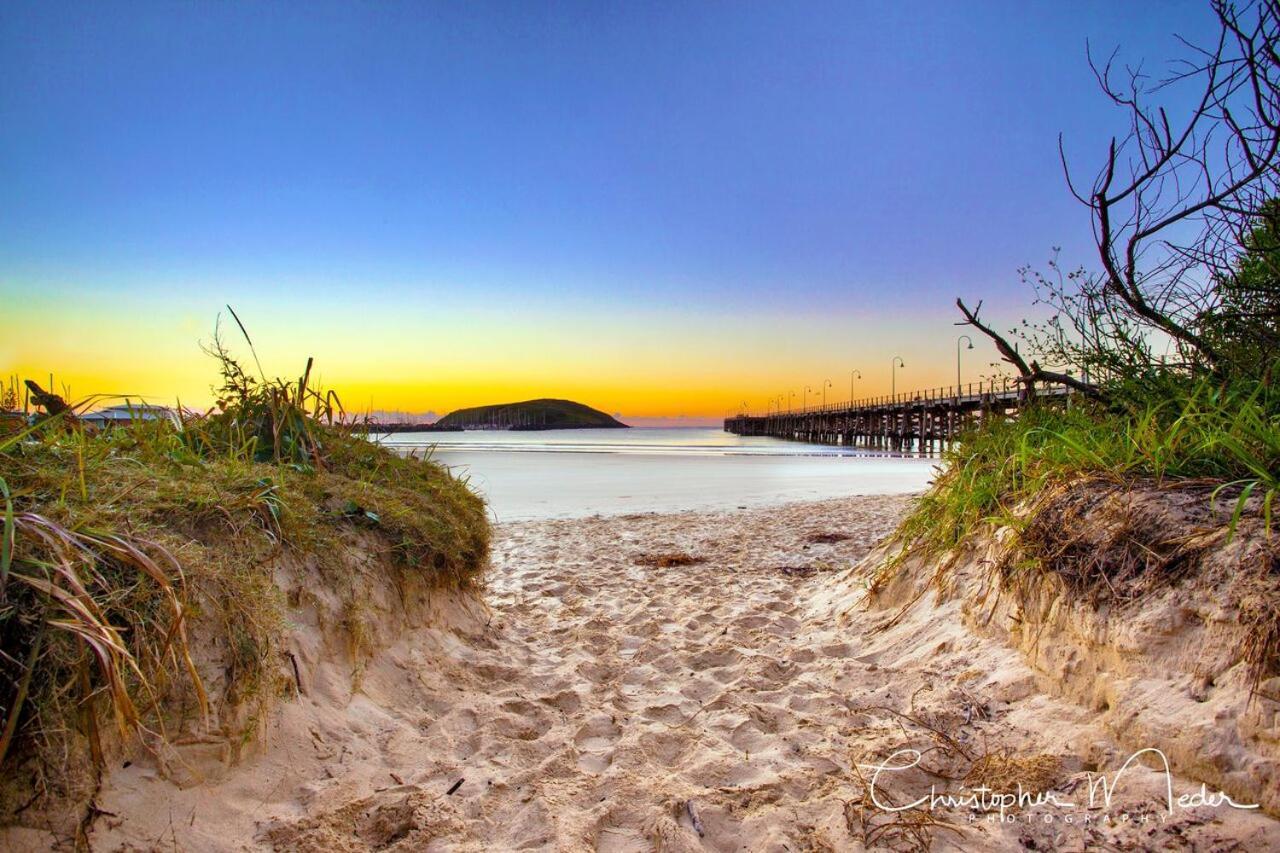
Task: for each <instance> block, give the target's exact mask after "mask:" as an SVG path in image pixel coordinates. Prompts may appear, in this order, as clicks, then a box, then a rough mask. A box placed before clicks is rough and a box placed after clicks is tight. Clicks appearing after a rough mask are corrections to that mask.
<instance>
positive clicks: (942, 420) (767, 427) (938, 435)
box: [724, 379, 1071, 453]
mask: <svg viewBox="0 0 1280 853" xmlns="http://www.w3.org/2000/svg"><path fill="white" fill-rule="evenodd" d="M1033 393H1034V396H1035V397H1036V398H1037V399H1040V398H1046V397H1047V398H1050V399H1059V400H1062V401H1064V403H1066V402H1069V400H1070V395H1071V392H1070V389H1069V388H1067V387H1066V386H1065V385H1052V384H1049V385H1046V384H1041V385H1038V386H1037V387H1036V388H1035V390H1034V392H1033ZM1029 400H1030V396H1029V394H1028V391H1027V389H1026V388H1025V387H1024V386H1023V385H1022V384H1020V383H1018V382H1016V381H1015V380H1012V379H1005V380H989V381H987V382H973V383H970V384H968V385H961V386H952V387H949V388H931V389H928V390H924V391H908V392H905V393H901V394H893V395H886V396H882V397H867V398H864V399H861V400H854V401H852V402H841V403H831V404H828V405H826V406H817V407H811V408H804V409H795V410H786V409H782V410H779V411H767V412H764V413H754V414H750V413H743V414H739V415H736V416H734V417H729V418H725V421H724V429H725V432H730V433H733V434H734V435H763V436H770V437H773V438H782V439H787V440H790V441H803V442H807V443H810V444H833V445H843V446H848V447H866V448H869V449H877V450H892V451H900V452H922V453H927V452H931V451H934V450H938V449H940V448H941V447H943V446H944V445H946V444H948V443H950V442H951V441H954V440H955V437H956V436H957V435H959V434H960V433H961V432H962V431H964V430H965V429H967V428H968V427H969V426H971V425H973V423H974V422H976V421H979V420H982V419H986V418H1014V417H1017V415H1018V412H1019V411H1020V410H1021V409H1022V408H1023V407H1024V406H1025V405H1026V403H1027V402H1028V401H1029Z"/></svg>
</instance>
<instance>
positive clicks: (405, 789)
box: [92, 496, 1280, 850]
mask: <svg viewBox="0 0 1280 853" xmlns="http://www.w3.org/2000/svg"><path fill="white" fill-rule="evenodd" d="M907 501H908V498H906V497H902V496H874V497H850V498H843V499H836V500H825V501H818V502H797V503H792V504H789V505H786V506H773V507H768V508H764V509H755V510H731V511H712V512H682V513H674V514H671V513H667V514H663V513H646V514H632V515H621V516H617V515H615V516H597V517H586V518H575V519H560V520H538V521H520V522H506V523H503V524H500V525H498V526H497V527H496V529H495V538H494V546H493V548H494V550H493V567H492V569H491V570H490V572H489V574H488V583H487V589H486V590H485V591H484V600H485V606H484V608H483V611H484V612H483V613H478V612H473V611H470V610H468V609H467V608H466V606H464V604H463V603H460V602H458V601H457V600H455V599H448V598H446V599H441V600H440V601H439V602H438V603H437V605H436V606H435V609H434V611H433V613H434V615H433V616H432V618H430V619H429V620H427V621H426V622H419V624H417V625H416V626H414V627H412V628H411V629H409V630H407V631H406V632H405V633H404V634H403V635H401V636H399V637H396V638H393V640H392V641H391V642H390V643H388V644H387V645H386V646H385V647H384V648H382V649H380V650H379V651H377V652H376V653H375V654H374V655H373V656H372V658H371V659H370V660H369V661H368V663H367V665H366V666H364V668H363V670H362V673H361V676H360V683H359V688H358V689H355V690H353V689H351V685H350V684H344V683H342V682H341V680H340V679H337V678H335V677H334V673H333V672H331V673H330V674H329V677H328V678H327V679H324V680H322V681H317V682H315V684H314V686H311V689H310V691H309V694H308V695H307V696H306V697H304V698H302V699H300V700H298V701H296V702H286V703H284V704H283V705H282V706H281V708H280V709H279V714H278V715H277V716H276V718H275V719H274V720H273V722H271V723H270V724H269V725H268V732H267V738H266V740H267V744H266V747H265V749H264V751H263V752H262V753H261V754H260V755H257V756H254V757H250V758H248V759H247V760H245V761H244V762H243V763H241V764H239V765H236V766H231V767H229V768H228V769H227V770H226V773H225V775H224V776H223V777H222V778H221V780H220V781H217V782H213V783H207V784H205V785H204V786H195V787H191V788H187V789H179V788H177V787H175V786H173V785H171V784H170V783H168V782H165V781H163V780H161V779H159V778H158V777H157V776H156V774H155V772H154V770H148V769H147V768H146V766H145V765H144V764H141V763H140V764H138V765H135V766H134V767H132V768H129V769H126V770H121V771H117V772H116V773H115V774H113V776H112V777H111V779H110V780H109V782H108V784H107V786H106V788H105V789H104V791H103V794H102V797H101V798H100V800H99V807H100V808H101V809H104V810H105V811H107V812H109V813H112V814H113V815H114V817H113V818H112V819H109V820H101V821H99V822H98V824H97V825H96V828H95V832H94V836H93V839H92V840H93V842H94V846H95V847H97V846H102V847H104V848H109V849H110V848H114V847H115V846H118V845H119V844H123V843H141V841H142V840H144V839H152V840H154V839H155V838H158V837H166V833H167V832H168V831H169V830H168V827H169V824H170V820H171V818H170V817H169V815H178V816H180V817H181V821H182V823H183V825H184V827H186V832H187V833H189V840H190V843H191V844H192V845H194V846H197V847H207V848H209V849H240V848H241V847H244V846H247V847H255V846H274V847H276V848H277V849H313V848H316V847H323V848H327V849H350V850H364V849H375V848H379V847H387V846H391V847H393V848H394V849H417V848H419V847H421V846H423V845H425V844H426V843H427V842H428V841H430V840H435V841H436V842H438V843H440V844H443V845H444V846H445V847H447V848H448V849H459V850H473V849H474V850H479V849H485V848H492V847H496V848H504V849H514V848H518V847H524V846H535V847H539V846H541V847H546V848H549V849H582V848H594V849H602V850H638V849H650V848H652V847H653V846H655V845H656V846H662V847H663V849H672V850H694V849H707V848H710V849H717V850H730V849H735V850H736V849H741V848H743V847H747V848H749V849H782V848H783V847H784V846H786V847H790V848H792V849H794V848H795V847H797V846H803V845H808V846H811V847H817V848H819V849H822V848H824V847H825V848H829V849H847V848H848V847H850V846H853V845H856V844H857V843H859V842H858V839H859V838H863V839H866V838H868V837H870V836H868V833H869V832H874V833H877V834H876V835H875V837H877V838H880V839H881V840H887V839H890V838H894V837H899V836H901V837H903V838H905V837H907V835H906V834H909V833H910V832H911V828H910V826H909V825H907V824H905V823H903V822H902V820H900V819H899V818H897V817H895V815H896V814H897V813H896V812H892V811H888V810H885V809H878V808H877V807H876V805H875V804H874V803H870V802H867V801H866V799H865V794H866V791H867V787H866V785H865V784H864V783H863V780H865V777H866V774H867V772H868V771H867V770H866V768H867V767H874V766H876V765H877V764H880V763H883V762H885V761H887V760H889V759H890V758H891V756H893V755H894V753H895V751H897V750H900V749H902V748H904V747H907V748H916V749H921V750H926V751H927V754H929V755H930V756H932V758H931V759H930V762H931V763H932V764H933V765H934V766H936V765H937V764H938V763H939V762H942V763H943V764H944V765H945V764H946V762H947V761H959V760H960V758H959V756H958V755H955V754H952V752H951V751H950V749H951V748H950V747H949V746H948V745H947V743H948V740H950V741H951V742H953V743H957V744H964V747H963V748H964V749H967V750H974V751H976V750H979V749H980V750H982V751H983V756H984V758H987V759H990V760H989V761H988V762H987V765H984V766H987V768H988V771H989V772H991V773H996V772H997V771H999V772H1001V773H1003V774H1004V775H1005V776H1006V777H1008V775H1009V774H1010V773H1017V772H1021V773H1023V774H1024V775H1025V778H1026V780H1027V782H1028V784H1031V783H1033V782H1036V783H1039V784H1044V785H1048V784H1050V783H1052V784H1054V785H1057V786H1059V787H1061V786H1063V785H1067V786H1069V785H1071V784H1074V783H1073V781H1072V780H1077V779H1078V780H1083V779H1084V778H1085V776H1087V775H1088V774H1089V772H1090V770H1091V768H1092V770H1099V769H1101V770H1105V769H1108V768H1110V769H1115V768H1117V767H1120V766H1121V765H1122V764H1123V762H1124V761H1125V759H1126V757H1127V756H1128V752H1127V751H1126V750H1124V749H1122V748H1121V747H1120V746H1119V745H1118V744H1116V743H1115V742H1114V741H1113V740H1112V739H1111V738H1110V737H1109V736H1108V735H1107V734H1106V732H1105V731H1104V730H1103V728H1102V727H1101V726H1100V725H1099V724H1098V715H1097V714H1096V713H1094V712H1092V711H1090V710H1088V709H1085V708H1083V707H1081V706H1078V705H1074V704H1071V703H1069V702H1065V701H1062V700H1060V699H1055V698H1053V697H1050V696H1047V695H1045V694H1043V693H1041V692H1039V691H1038V690H1037V688H1036V680H1035V677H1034V674H1033V673H1032V672H1031V671H1030V670H1029V669H1028V667H1027V666H1026V664H1025V663H1024V662H1023V659H1022V658H1021V657H1020V655H1019V654H1018V653H1017V652H1016V651H1015V650H1013V649H1011V648H1009V647H1007V646H1004V645H1001V644H999V643H996V642H993V641H991V640H990V639H987V638H983V637H979V636H977V635H975V634H973V633H972V632H970V631H969V630H968V629H967V628H966V627H965V625H964V622H963V620H962V619H961V617H960V615H959V612H958V610H957V608H958V605H957V604H955V603H954V602H951V603H948V604H945V605H942V606H935V605H933V604H931V603H929V602H928V601H922V602H921V603H920V604H919V605H918V606H917V607H916V608H915V609H913V610H912V612H911V613H910V614H908V615H907V617H906V618H902V619H898V618H897V617H895V614H894V612H893V611H885V610H876V609H864V608H862V607H861V606H860V605H858V604H857V602H858V600H860V598H861V591H862V590H864V589H865V586H866V582H867V580H868V578H867V577H866V571H865V569H858V568H855V567H856V566H857V564H858V562H859V561H860V560H861V559H862V558H863V557H865V556H866V555H867V554H868V553H869V552H870V551H871V550H872V548H873V547H874V546H875V544H876V543H877V542H878V541H879V540H880V539H881V538H882V537H883V536H885V535H887V534H888V533H889V532H890V531H892V530H893V528H894V527H895V525H896V524H897V522H898V520H899V518H900V515H901V513H902V512H903V510H904V508H905V506H906V503H907ZM1001 762H1003V763H1001ZM1009 768H1014V770H1010V769H1009ZM1019 768H1020V770H1019ZM944 770H945V767H944ZM886 778H887V777H886ZM927 778H929V777H924V776H923V775H919V776H918V777H912V776H911V775H910V774H906V775H905V776H904V774H901V773H899V774H897V776H896V777H895V778H894V779H893V781H892V784H886V785H885V786H883V787H882V788H881V793H882V794H885V792H886V790H888V789H892V791H893V792H894V796H899V797H900V796H904V795H905V793H907V792H911V793H915V792H916V791H917V788H920V790H919V792H918V793H920V794H928V793H929V783H928V781H927ZM1019 778H1022V777H1019ZM935 781H936V780H935ZM1162 784H1163V783H1162V777H1161V776H1160V774H1159V773H1157V772H1155V771H1154V770H1151V769H1149V768H1146V767H1137V766H1135V767H1134V768H1133V769H1131V770H1129V771H1128V775H1127V776H1126V777H1125V781H1124V784H1123V785H1121V786H1119V790H1118V792H1117V795H1116V801H1115V803H1114V804H1113V807H1112V809H1111V810H1110V811H1111V812H1114V813H1115V814H1116V815H1126V816H1132V815H1139V816H1141V815H1145V816H1146V818H1144V819H1143V820H1142V821H1140V822H1139V821H1136V820H1135V821H1133V822H1130V821H1129V820H1128V819H1127V818H1126V819H1125V820H1120V819H1119V818H1118V817H1117V819H1116V821H1115V822H1114V823H1106V824H1103V822H1101V821H1098V822H1097V823H1094V822H1092V821H1090V823H1089V825H1088V826H1087V827H1086V826H1081V825H1078V824H1075V823H1064V822H1062V821H1061V820H1059V821H1057V822H1050V823H1043V822H1040V821H1039V819H1038V818H1037V819H1036V820H1022V821H1013V822H996V821H988V820H986V819H985V818H983V819H979V820H976V821H975V820H968V819H966V817H965V816H966V814H967V810H966V809H964V808H953V809H950V810H949V811H948V810H946V809H940V810H939V812H938V814H937V819H938V820H945V821H948V822H952V823H956V822H959V826H960V828H959V829H957V830H955V834H953V833H952V832H951V831H937V832H935V833H934V840H935V842H937V844H938V846H939V848H940V849H947V848H948V846H949V845H950V843H951V842H952V841H954V842H955V843H956V844H958V845H959V846H962V847H968V848H969V849H973V847H974V846H975V845H976V846H979V847H982V848H983V849H1009V850H1013V849H1021V847H1022V846H1023V844H1024V843H1025V842H1027V841H1028V840H1030V841H1033V842H1034V843H1036V844H1038V845H1039V846H1040V847H1041V848H1042V849H1046V848H1060V847H1063V846H1066V847H1073V846H1076V847H1084V846H1089V845H1092V844H1098V843H1104V842H1106V843H1128V844H1132V845H1135V846H1144V847H1147V846H1152V845H1156V846H1158V845H1159V843H1161V840H1162V839H1163V840H1166V841H1170V842H1172V841H1175V840H1182V839H1186V840H1190V841H1192V842H1193V843H1194V844H1196V845H1205V846H1207V845H1211V844H1213V843H1216V842H1217V841H1221V840H1224V839H1237V840H1249V841H1251V842H1252V843H1254V844H1256V845H1258V846H1259V847H1260V848H1261V847H1265V846H1268V845H1273V844H1277V843H1280V824H1277V822H1276V821H1274V820H1272V819H1271V818H1268V817H1266V816H1264V815H1261V814H1259V813H1256V812H1248V811H1239V810H1234V809H1229V808H1222V807H1220V808H1213V807H1210V806H1202V807H1200V808H1198V809H1197V808H1192V809H1187V810H1182V811H1179V812H1177V813H1175V814H1172V815H1169V816H1167V817H1163V819H1161V820H1158V821H1157V820H1155V819H1152V815H1154V814H1155V811H1154V807H1153V806H1152V803H1159V802H1160V794H1161V791H1162V790H1163V787H1162ZM1174 784H1175V787H1176V790H1177V791H1178V792H1179V793H1182V792H1184V791H1186V792H1190V791H1192V790H1194V789H1195V788H1196V786H1194V785H1193V784H1192V783H1190V782H1189V781H1187V780H1184V779H1175V780H1174ZM921 786H922V787H921ZM1037 814H1039V813H1037ZM877 827H878V829H877ZM904 833H905V834H904ZM860 834H861V835H860Z"/></svg>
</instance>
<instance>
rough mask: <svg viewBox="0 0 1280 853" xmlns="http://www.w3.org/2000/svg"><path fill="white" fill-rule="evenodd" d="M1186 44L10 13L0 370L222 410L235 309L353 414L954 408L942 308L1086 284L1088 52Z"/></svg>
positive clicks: (162, 12)
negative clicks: (208, 348)
mask: <svg viewBox="0 0 1280 853" xmlns="http://www.w3.org/2000/svg"><path fill="white" fill-rule="evenodd" d="M1175 33H1176V34H1180V35H1183V36H1186V37H1189V38H1191V39H1192V40H1198V41H1203V40H1205V39H1206V37H1208V36H1209V35H1212V33H1213V26H1212V19H1211V16H1210V14H1209V11H1208V4H1207V2H1172V1H1170V2H1163V1H1162V2H1154V0H1152V2H1136V0H1135V2H1124V3H1114V2H1091V0H1078V1H1077V2H1069V3H1049V2H971V3H951V2H946V3H943V2H927V1H926V0H920V1H919V2H911V3H857V2H838V3H825V2H805V3H773V2H759V3H754V2H753V3H715V2H697V3H687V2H680V3H661V2H655V3H595V2H583V3H568V2H565V3H539V2H509V3H484V2H474V3H426V2H412V3H396V2H378V3H373V2H349V3H305V4H304V3H279V2H253V3H249V2H216V3H215V2H185V3H176V2H175V3H157V4H148V3H130V4H116V3H110V2H94V3H85V4H76V3H60V2H50V3H34V2H33V3H25V2H22V3H6V4H3V5H0V368H3V369H4V370H5V373H6V375H8V374H17V375H19V376H23V377H27V376H30V377H34V378H39V377H45V378H47V377H48V376H49V375H50V374H51V373H52V374H53V376H54V378H55V382H56V384H57V385H58V386H59V387H63V386H65V387H68V388H69V389H70V392H71V395H72V396H73V397H80V396H84V395H86V394H89V393H111V394H133V395H146V396H147V397H149V398H151V399H153V400H155V401H157V402H171V401H173V400H175V399H181V401H182V402H183V403H184V404H186V405H191V406H204V405H208V403H209V402H210V400H211V399H212V394H211V391H210V386H211V384H212V383H213V380H214V378H215V377H214V372H215V365H214V363H213V362H212V361H211V360H210V358H209V357H208V356H207V355H206V354H204V353H203V351H202V349H201V344H202V342H204V343H207V342H208V341H209V339H210V337H211V336H212V334H213V331H214V328H215V324H216V323H217V322H218V318H219V315H220V314H221V316H222V322H223V331H224V333H226V338H227V341H228V343H229V344H231V345H233V347H235V348H238V351H239V352H241V353H242V354H246V355H247V353H245V348H244V345H243V342H242V340H241V339H240V337H239V332H238V330H236V329H235V327H234V324H232V325H231V326H230V328H228V326H227V323H228V322H229V320H228V317H227V313H226V309H225V307H224V306H226V305H228V304H229V305H231V306H232V307H234V308H235V310H236V312H237V314H238V315H239V316H240V318H241V319H242V320H243V321H244V323H245V325H246V327H247V328H248V330H249V333H250V334H251V335H252V337H253V340H254V343H255V345H256V347H257V351H258V355H259V357H260V359H261V361H262V363H263V366H264V368H265V369H266V370H267V372H268V373H270V374H278V375H284V376H296V375H297V374H299V373H300V372H301V369H302V366H303V364H304V363H305V361H306V359H307V357H309V356H314V357H315V359H316V370H317V373H318V375H319V377H320V379H321V380H322V381H323V382H324V384H325V385H326V386H327V387H329V388H333V389H334V390H336V391H337V392H338V393H339V395H340V396H341V398H342V399H343V401H344V403H345V404H346V406H347V407H348V408H349V409H354V410H361V409H375V410H402V411H408V412H427V411H435V412H440V413H443V412H446V411H449V410H451V409H454V408H458V407H462V406H469V405H480V404H486V403H494V402H506V401H511V400H518V399H527V398H532V397H566V398H570V399H575V400H579V401H581V402H584V403H587V404H588V405H591V406H594V407H596V408H600V409H603V410H605V411H608V412H610V413H618V414H620V415H621V416H622V417H623V418H624V419H626V418H631V419H633V420H635V421H637V422H646V421H645V420H644V419H646V418H680V417H683V418H686V419H690V422H693V420H695V419H699V418H701V419H709V418H719V417H723V416H724V414H725V413H726V412H729V411H732V410H737V409H739V408H741V407H742V406H743V404H744V403H745V404H746V405H747V407H748V408H750V409H753V410H759V409H763V408H765V406H766V405H767V400H768V399H769V398H772V397H777V396H778V395H784V396H787V395H790V394H792V393H794V396H793V397H789V399H790V400H792V401H799V400H800V399H801V398H802V397H804V396H806V391H805V386H810V388H812V389H818V388H826V389H827V390H826V394H827V395H828V400H831V401H833V400H835V399H847V398H848V396H849V393H850V389H849V386H850V381H851V380H850V375H851V371H853V370H855V369H856V370H858V371H859V372H860V373H861V378H860V379H857V380H854V381H853V384H854V386H855V388H854V391H855V393H856V395H857V396H860V397H861V396H864V395H871V394H879V393H887V392H888V391H889V388H890V384H891V382H896V387H897V390H899V391H902V390H908V389H913V388H929V387H937V386H942V385H948V384H951V383H953V382H954V381H955V377H956V355H955V354H956V336H957V335H958V334H960V333H962V332H963V331H965V330H963V329H957V328H956V327H955V326H954V325H953V324H954V323H955V321H956V319H958V317H957V312H956V310H955V308H954V304H953V303H954V299H955V297H957V296H964V297H966V298H967V299H968V300H970V301H971V302H976V301H977V300H979V299H984V300H985V306H986V308H985V311H986V315H987V316H989V317H990V318H992V319H993V320H996V321H998V322H1001V323H1005V324H1010V323H1012V322H1014V321H1015V320H1016V319H1017V318H1019V317H1021V316H1024V315H1025V314H1027V313H1028V312H1029V311H1033V310H1034V309H1033V306H1032V305H1031V294H1030V293H1029V292H1028V290H1027V289H1026V287H1025V286H1024V285H1022V284H1021V283H1020V281H1019V277H1018V275H1017V269H1018V268H1019V267H1021V266H1023V265H1024V264H1037V265H1041V266H1042V265H1043V263H1044V261H1045V260H1046V259H1047V258H1049V257H1050V254H1051V252H1052V250H1053V247H1061V249H1062V260H1063V262H1064V263H1066V264H1068V265H1073V266H1074V265H1077V264H1084V265H1086V266H1088V265H1090V264H1091V263H1092V260H1093V257H1094V254H1095V250H1094V248H1093V246H1092V241H1091V233H1090V224H1089V218H1088V211H1087V210H1085V209H1084V208H1082V207H1081V206H1080V205H1079V204H1078V203H1077V202H1076V201H1075V200H1074V199H1072V198H1071V196H1070V195H1069V194H1068V192H1067V189H1066V186H1065V183H1064V180H1063V177H1062V171H1061V166H1060V164H1059V161H1058V151H1057V145H1058V135H1059V133H1062V134H1064V138H1065V145H1066V150H1067V154H1068V157H1069V159H1071V160H1072V161H1073V162H1074V163H1077V164H1079V168H1080V169H1081V171H1082V172H1084V173H1091V172H1092V171H1093V169H1094V167H1095V166H1096V165H1097V164H1098V163H1099V162H1100V158H1101V156H1102V155H1103V154H1104V152H1105V150H1106V144H1107V140H1108V139H1109V138H1110V136H1111V135H1112V134H1113V133H1117V132H1123V130H1124V117H1123V115H1122V114H1120V113H1119V112H1117V111H1116V109H1115V108H1114V107H1112V106H1111V105H1110V104H1109V103H1108V102H1107V101H1106V100H1105V98H1103V97H1102V96H1101V94H1100V93H1099V92H1098V90H1097V87H1096V85H1095V83H1094V81H1093V78H1092V76H1091V72H1090V70H1089V67H1088V65H1087V63H1086V54H1085V47H1086V42H1088V43H1090V44H1092V46H1093V48H1094V50H1095V52H1100V53H1102V54H1106V53H1109V52H1110V51H1111V50H1112V49H1113V48H1117V47H1119V48H1121V51H1122V52H1121V57H1122V58H1123V59H1125V60H1127V61H1129V62H1133V63H1136V62H1139V61H1145V65H1144V67H1146V68H1149V69H1152V70H1155V71H1159V70H1161V69H1163V68H1165V67H1166V65H1165V64H1164V63H1165V62H1166V61H1167V60H1168V59H1170V58H1172V57H1175V56H1179V55H1182V54H1181V53H1180V51H1181V48H1180V47H1179V46H1178V44H1177V43H1176V42H1175V40H1174V38H1173V36H1174V34H1175ZM233 332H234V334H232V333H233ZM977 344H978V346H977V348H976V349H974V350H973V351H972V352H970V351H968V350H965V351H964V352H963V357H964V360H963V361H962V363H961V371H962V373H961V376H962V379H963V381H966V382H968V381H974V380H976V379H977V378H978V377H979V376H982V375H990V373H991V372H992V368H991V367H990V365H991V363H992V362H994V361H995V360H996V356H995V354H994V351H993V350H992V348H991V347H990V346H989V345H987V344H986V343H985V342H984V341H977ZM894 356H901V357H902V359H903V361H904V362H905V367H902V368H899V369H898V370H897V374H896V377H895V376H891V370H890V365H891V363H892V359H893V357H894ZM828 380H829V381H830V384H829V385H828ZM807 395H808V397H809V400H810V402H820V392H819V393H813V392H812V391H810V392H807Z"/></svg>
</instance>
